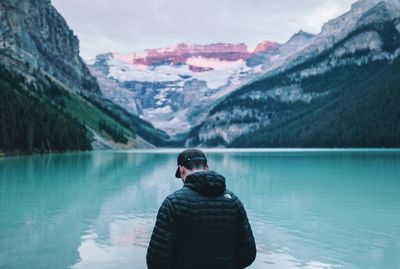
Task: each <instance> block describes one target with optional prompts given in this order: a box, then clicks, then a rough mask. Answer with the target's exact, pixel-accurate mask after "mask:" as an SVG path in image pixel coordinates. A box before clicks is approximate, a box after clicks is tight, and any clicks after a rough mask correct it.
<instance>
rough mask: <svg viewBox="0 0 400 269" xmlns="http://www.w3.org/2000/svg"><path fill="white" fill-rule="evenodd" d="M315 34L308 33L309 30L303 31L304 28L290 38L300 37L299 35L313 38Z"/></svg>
mask: <svg viewBox="0 0 400 269" xmlns="http://www.w3.org/2000/svg"><path fill="white" fill-rule="evenodd" d="M314 36H315V35H313V34H311V33H308V32H305V31H303V30H301V29H300V30H299V31H298V32H297V33H295V34H294V35H292V37H291V38H290V39H294V38H299V37H302V38H307V39H308V38H312V37H314Z"/></svg>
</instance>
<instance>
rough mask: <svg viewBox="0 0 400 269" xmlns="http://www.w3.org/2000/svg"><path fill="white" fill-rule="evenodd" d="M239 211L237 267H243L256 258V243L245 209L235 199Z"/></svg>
mask: <svg viewBox="0 0 400 269" xmlns="http://www.w3.org/2000/svg"><path fill="white" fill-rule="evenodd" d="M237 203H238V207H239V213H240V218H241V227H240V229H239V242H238V250H237V253H238V265H239V268H245V267H247V266H249V265H250V264H252V263H253V261H254V260H255V258H256V252H257V251H256V244H255V241H254V236H253V232H252V230H251V226H250V223H249V220H248V218H247V213H246V210H245V209H244V207H243V204H242V202H241V201H240V200H239V199H238V200H237Z"/></svg>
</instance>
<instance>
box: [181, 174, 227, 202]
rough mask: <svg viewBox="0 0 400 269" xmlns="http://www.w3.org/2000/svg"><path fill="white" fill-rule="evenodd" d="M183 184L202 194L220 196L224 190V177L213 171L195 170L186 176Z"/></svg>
mask: <svg viewBox="0 0 400 269" xmlns="http://www.w3.org/2000/svg"><path fill="white" fill-rule="evenodd" d="M184 186H185V187H188V188H190V189H192V190H194V191H196V192H198V193H200V194H201V195H204V196H220V195H222V194H223V193H224V192H225V190H226V185H225V177H223V176H222V175H220V174H218V173H217V172H214V171H201V172H195V173H193V174H191V175H189V176H187V178H186V180H185V184H184Z"/></svg>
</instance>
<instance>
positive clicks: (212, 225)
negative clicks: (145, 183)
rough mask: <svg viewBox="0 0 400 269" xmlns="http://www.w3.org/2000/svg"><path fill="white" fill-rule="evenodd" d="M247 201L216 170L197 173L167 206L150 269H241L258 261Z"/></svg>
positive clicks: (154, 237) (151, 248) (163, 208)
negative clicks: (256, 259)
mask: <svg viewBox="0 0 400 269" xmlns="http://www.w3.org/2000/svg"><path fill="white" fill-rule="evenodd" d="M255 256H256V247H255V242H254V237H253V233H252V231H251V227H250V224H249V221H248V219H247V214H246V211H245V209H244V207H243V204H242V202H241V201H240V200H239V198H238V197H236V196H235V195H234V194H233V193H232V192H230V191H228V190H226V187H225V178H224V177H223V176H221V175H220V174H218V173H216V172H212V171H209V172H205V171H202V172H195V173H193V174H191V175H189V176H188V177H187V178H186V181H185V184H184V186H183V188H181V189H180V190H178V191H176V192H174V193H173V194H171V195H169V196H168V197H167V198H166V199H165V200H164V202H163V204H162V205H161V207H160V209H159V211H158V215H157V221H156V224H155V227H154V230H153V234H152V236H151V240H150V244H149V247H148V249H147V266H148V268H149V269H197V268H198V269H238V268H245V267H247V266H249V265H250V264H251V263H252V262H253V261H254V259H255Z"/></svg>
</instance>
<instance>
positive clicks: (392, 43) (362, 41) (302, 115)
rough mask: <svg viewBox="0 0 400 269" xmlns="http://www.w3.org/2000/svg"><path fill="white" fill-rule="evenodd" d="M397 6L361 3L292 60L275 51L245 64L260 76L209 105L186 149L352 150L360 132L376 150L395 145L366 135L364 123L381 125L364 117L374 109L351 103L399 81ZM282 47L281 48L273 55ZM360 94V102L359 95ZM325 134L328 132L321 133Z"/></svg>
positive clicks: (371, 0) (393, 1) (389, 0)
mask: <svg viewBox="0 0 400 269" xmlns="http://www.w3.org/2000/svg"><path fill="white" fill-rule="evenodd" d="M399 7H400V1H398V0H386V1H379V0H360V1H358V2H356V3H354V4H353V5H352V8H351V10H350V11H349V12H347V13H345V14H343V15H341V16H339V17H338V18H336V19H333V20H331V21H329V22H327V23H326V24H325V25H324V26H323V27H322V30H321V32H320V33H319V34H318V35H316V36H310V37H307V38H306V39H305V40H304V42H302V45H303V46H302V47H301V46H297V48H299V49H298V50H290V51H292V53H291V54H290V55H286V56H285V57H283V58H280V57H281V56H280V54H279V53H276V54H273V55H269V54H268V52H266V53H264V55H263V57H262V58H259V59H257V58H255V60H251V59H249V60H248V61H250V62H251V61H255V63H254V64H259V63H261V62H264V63H263V70H264V71H265V73H264V74H262V75H260V76H258V77H257V79H256V80H254V81H251V83H248V84H246V85H244V86H243V87H240V88H239V89H237V90H235V91H234V92H233V93H231V94H230V95H229V96H227V97H226V98H224V100H223V101H221V102H220V103H218V104H217V105H216V106H214V108H213V109H212V110H211V111H210V112H209V114H208V115H207V117H206V119H207V120H205V121H203V122H202V123H201V124H199V125H198V126H196V127H195V128H193V129H192V130H191V132H190V134H189V136H188V139H187V141H186V145H202V146H218V145H231V146H260V145H262V146H268V147H271V146H315V145H322V146H338V145H339V146H341V145H346V143H348V144H349V145H354V143H353V142H354V141H355V140H354V137H357V136H358V135H359V134H358V133H357V132H360V130H363V132H365V133H368V135H369V137H373V138H374V143H375V144H374V143H372V142H371V145H374V146H377V145H378V146H379V145H383V144H384V143H385V142H387V141H394V140H393V139H392V138H387V139H386V140H385V141H382V137H380V136H379V135H380V134H382V133H379V132H375V134H373V133H370V131H371V130H369V131H368V130H364V129H365V128H366V126H367V125H373V126H378V125H379V123H378V122H377V121H378V120H377V119H379V116H376V115H371V114H368V113H372V112H371V111H374V109H376V106H379V104H378V103H376V102H375V103H374V102H373V101H371V100H370V99H366V100H368V101H365V103H368V107H369V108H370V109H371V111H370V110H366V111H363V110H362V109H361V105H360V103H362V102H364V101H358V103H353V102H355V101H354V100H356V99H358V100H364V99H365V98H369V97H366V96H367V92H368V94H369V95H371V96H375V95H378V96H379V86H373V85H375V84H378V85H379V83H378V82H382V83H383V84H384V85H391V83H392V82H393V83H392V84H393V85H396V82H397V77H398V75H395V76H394V75H393V74H394V73H395V72H394V71H393V70H397V67H398V63H399V61H400V60H399V56H400V9H399ZM300 36H302V33H300ZM293 38H295V36H294V37H293ZM289 42H290V41H289ZM287 48H288V46H287V47H286V48H285V46H280V47H279V48H277V50H281V51H282V50H285V49H287ZM381 76H382V77H386V78H387V79H386V81H385V80H383V81H382V80H381ZM366 80H371V84H366V85H364V84H363V83H364V82H365V81H366ZM372 81H374V83H372ZM385 87H387V88H384V87H382V92H384V91H385V90H386V91H387V92H386V93H385V94H393V93H392V92H390V91H389V89H391V90H393V87H394V88H395V87H396V86H393V87H392V88H390V87H391V86H390V87H389V86H385ZM397 87H398V86H397ZM397 90H398V89H397ZM362 91H365V95H364V96H363V95H361V94H360V92H362ZM382 94H383V93H382ZM345 97H346V98H347V99H346V98H345ZM355 97H357V98H355ZM392 101H393V102H398V100H397V101H396V99H394V100H392ZM345 104H347V105H345ZM363 105H364V104H363ZM391 105H393V104H390V105H389V107H390V106H391ZM338 107H339V108H340V109H338ZM386 108H387V107H385V109H386ZM351 109H353V110H354V111H353V110H351ZM357 109H358V110H357ZM363 109H365V108H363ZM350 110H351V111H353V114H355V115H351V116H352V117H353V118H352V117H350V119H348V120H347V121H345V120H343V119H340V117H343V116H342V115H344V114H349V113H350V112H349V111H350ZM382 111H384V109H382ZM347 112H349V113H347ZM354 112H356V113H354ZM361 113H363V114H364V115H366V116H365V117H367V118H369V122H368V123H367V124H364V125H361V124H362V123H363V121H364V119H363V120H359V121H357V120H356V118H357V117H362V115H361ZM357 114H360V115H357ZM349 115H350V114H349ZM392 117H396V116H393V115H390V114H389V117H388V118H386V119H379V120H381V122H382V123H387V122H388V121H389V122H390V121H392V120H394V118H393V119H392ZM397 120H398V119H397ZM325 121H326V122H327V123H328V124H325V123H324V122H325ZM338 122H339V123H338ZM343 122H347V123H348V126H347V125H345V124H344V123H343ZM350 122H351V124H350ZM335 124H336V125H340V126H341V125H343V126H345V127H343V126H341V127H343V128H344V129H347V130H346V131H343V132H347V133H351V135H348V136H346V135H344V134H343V133H340V134H336V133H337V132H339V129H340V128H336V129H335V128H334V126H335ZM306 126H307V127H306ZM322 126H323V127H322ZM305 128H307V129H305ZM332 128H333V129H332ZM352 129H353V130H352ZM367 129H368V128H367ZM326 130H328V131H326ZM323 132H328V133H324V135H322V133H323ZM332 134H335V135H337V137H336V138H335V139H336V140H335V139H332V140H331V141H325V142H326V144H324V143H320V142H321V141H320V140H318V139H317V138H318V137H324V139H326V140H328V139H327V138H326V137H330V136H332ZM375 135H376V136H375ZM339 138H343V139H342V140H340V139H339ZM375 138H376V139H375ZM352 139H353V140H352ZM360 140H361V141H367V139H360ZM349 141H351V142H349ZM313 143H314V144H313ZM379 143H382V144H379ZM389 144H390V143H389Z"/></svg>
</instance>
